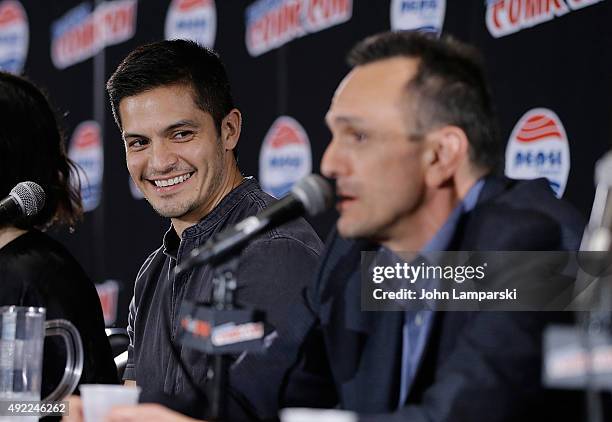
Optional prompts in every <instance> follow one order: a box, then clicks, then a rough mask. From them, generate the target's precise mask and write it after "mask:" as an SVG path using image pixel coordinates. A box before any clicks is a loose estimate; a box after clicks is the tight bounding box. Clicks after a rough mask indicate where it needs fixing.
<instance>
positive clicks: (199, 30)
mask: <svg viewBox="0 0 612 422" xmlns="http://www.w3.org/2000/svg"><path fill="white" fill-rule="evenodd" d="M216 34H217V10H216V8H215V2H214V1H213V0H173V1H172V2H171V3H170V6H169V7H168V12H167V14H166V24H165V37H166V39H167V40H171V39H188V40H192V41H195V42H197V43H199V44H200V45H203V46H206V47H210V48H212V47H213V46H214V44H215V37H216Z"/></svg>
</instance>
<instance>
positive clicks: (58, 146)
mask: <svg viewBox="0 0 612 422" xmlns="http://www.w3.org/2000/svg"><path fill="white" fill-rule="evenodd" d="M0 116H2V124H1V125H0V197H2V198H4V197H6V196H7V195H8V194H9V193H10V191H11V189H12V188H13V187H14V186H15V185H16V184H17V183H19V182H23V181H28V180H29V181H32V182H36V183H38V184H39V185H40V186H41V187H42V188H43V190H44V191H45V193H46V201H45V206H44V208H43V209H42V211H41V212H40V213H38V215H36V216H34V217H32V218H28V219H25V218H24V219H21V220H19V221H15V222H13V223H12V225H14V226H16V227H19V228H22V229H29V228H33V227H36V228H41V229H45V228H48V227H50V226H52V225H54V224H56V223H58V224H67V225H69V226H71V227H72V226H73V225H74V224H75V223H76V222H77V221H78V220H79V219H80V218H81V217H82V214H83V209H82V206H81V195H80V183H79V180H78V173H77V171H76V170H77V168H76V166H75V164H74V163H73V162H72V160H70V159H69V158H68V156H67V155H66V149H65V145H64V138H63V136H62V133H61V131H60V129H59V126H58V121H57V119H56V116H55V113H54V112H53V110H52V109H51V106H50V105H49V102H48V100H47V98H46V97H45V95H44V94H43V93H42V92H41V91H40V90H38V88H36V86H34V85H33V84H32V83H31V82H29V81H28V80H26V79H24V78H22V77H19V76H15V75H11V74H9V73H4V72H0Z"/></svg>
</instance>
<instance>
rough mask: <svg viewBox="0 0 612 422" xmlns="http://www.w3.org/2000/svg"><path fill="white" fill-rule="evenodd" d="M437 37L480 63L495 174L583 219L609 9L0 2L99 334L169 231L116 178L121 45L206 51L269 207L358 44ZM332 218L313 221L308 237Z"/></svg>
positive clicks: (598, 134) (607, 59) (605, 86)
mask: <svg viewBox="0 0 612 422" xmlns="http://www.w3.org/2000/svg"><path fill="white" fill-rule="evenodd" d="M388 29H397V30H400V29H408V30H413V29H418V30H424V31H431V32H436V33H442V34H451V35H453V36H455V37H457V38H459V39H461V40H464V41H467V42H470V43H472V44H474V45H476V46H477V47H479V48H480V50H481V51H482V53H483V54H484V56H485V59H486V65H487V73H488V76H489V78H490V81H491V85H492V91H493V94H494V97H495V104H496V107H497V110H498V113H499V117H500V123H501V127H502V134H503V137H504V139H506V140H507V147H506V164H505V172H506V174H507V175H509V176H511V177H515V178H534V177H546V178H548V180H549V181H550V183H551V186H552V187H553V189H554V190H555V192H556V194H557V195H558V196H559V197H564V198H566V199H567V200H568V201H570V202H572V203H573V204H575V205H576V206H577V207H578V208H579V209H580V210H582V211H583V212H584V214H585V217H586V216H588V214H589V212H590V207H591V202H592V199H593V194H594V182H593V168H594V163H595V162H596V160H597V159H598V158H599V157H601V156H602V155H603V153H604V152H606V151H607V150H608V149H610V145H611V142H610V141H611V140H612V133H611V132H612V130H611V129H612V124H611V121H612V119H611V118H612V107H611V106H612V3H611V1H610V0H446V1H445V0H391V1H389V0H256V1H242V0H216V1H214V0H172V1H169V0H146V1H145V0H140V1H138V0H114V1H100V0H99V1H77V0H71V1H69V0H54V1H48V0H4V1H0V68H2V69H4V70H7V71H10V72H14V73H18V74H25V75H26V76H28V77H29V78H30V79H32V80H33V81H35V82H36V83H37V84H38V85H39V86H41V87H42V88H44V89H45V90H46V91H47V92H48V94H49V95H50V97H51V99H52V102H53V103H54V106H55V108H56V109H57V110H58V113H59V114H60V115H61V116H62V118H63V128H64V131H65V134H66V141H67V148H68V150H69V153H70V156H71V157H72V158H73V159H74V160H75V161H76V162H77V163H78V164H79V165H80V167H81V169H82V171H81V177H82V180H83V182H82V183H83V187H82V195H83V200H84V205H85V210H86V211H87V212H86V215H85V219H84V221H83V223H82V224H81V225H80V226H79V227H78V229H77V231H76V232H75V233H72V234H68V233H64V232H60V233H57V234H56V236H57V237H58V238H59V239H60V240H61V241H63V242H64V243H65V244H66V245H67V246H68V247H69V248H70V250H71V251H72V252H73V253H74V255H75V256H76V257H77V259H78V260H79V261H80V262H81V263H82V265H83V266H84V268H85V269H86V271H87V272H88V273H89V274H90V276H91V278H92V279H93V280H94V281H95V282H96V283H97V287H98V292H99V294H100V298H101V301H102V303H103V307H104V311H105V318H106V322H107V324H108V325H113V324H115V325H119V326H123V325H125V321H126V315H127V305H128V303H129V299H130V297H131V294H132V289H133V280H134V278H135V275H136V273H137V271H138V269H139V267H140V264H141V263H142V262H143V261H144V259H145V258H146V256H148V254H149V253H150V252H151V251H152V250H154V249H156V248H157V247H159V245H160V244H161V238H162V235H163V233H164V231H165V230H167V228H168V225H169V222H168V221H167V220H165V219H162V218H160V217H158V216H156V215H155V213H154V211H153V210H152V209H151V208H150V207H149V206H148V204H147V203H146V201H145V200H143V199H142V195H141V194H140V192H139V191H138V189H137V188H136V187H135V186H134V185H133V184H132V183H131V181H130V179H129V176H128V172H127V170H126V168H125V157H124V149H123V142H122V140H121V137H120V133H119V131H118V129H117V127H116V126H115V123H114V121H113V119H112V115H111V112H110V107H109V105H108V103H107V98H106V96H105V94H104V82H105V81H106V79H107V78H108V77H109V76H110V74H111V73H112V72H113V70H114V69H115V67H116V66H117V65H118V64H119V62H120V61H121V60H122V58H123V57H125V56H126V55H127V54H128V53H129V52H130V51H131V50H132V49H133V48H134V47H136V46H138V45H141V44H144V43H147V42H151V41H156V40H161V39H172V38H189V39H193V40H196V41H198V42H199V43H201V44H203V45H206V46H209V47H212V48H214V49H216V50H217V51H219V52H220V54H221V56H222V58H223V60H224V62H225V64H226V66H227V69H228V73H229V76H230V81H231V83H232V87H233V94H234V97H235V100H236V103H237V105H238V106H239V108H240V109H241V111H242V112H243V116H244V127H243V135H242V137H241V140H240V144H239V165H240V167H241V168H242V170H243V173H244V174H245V175H254V176H257V177H258V178H259V180H260V182H261V184H262V186H263V188H264V189H265V190H266V191H268V192H269V193H271V194H273V195H275V196H281V195H283V194H284V193H286V192H287V191H288V190H289V189H290V188H291V185H292V184H293V183H294V182H295V181H296V180H298V179H299V178H301V177H302V176H304V175H306V174H308V173H310V172H318V171H319V161H320V159H321V156H322V154H323V151H324V149H325V147H326V145H327V142H328V140H329V132H328V130H327V129H326V127H325V125H324V122H323V117H324V115H325V113H326V111H327V108H328V106H329V102H330V99H331V96H332V95H333V92H334V90H335V88H336V86H337V84H338V83H339V81H340V80H341V79H342V77H343V76H344V75H345V73H346V72H347V70H348V68H347V66H346V64H345V61H344V58H345V54H346V52H347V51H348V50H349V49H350V47H351V46H352V45H353V44H354V43H355V42H356V41H358V40H360V39H362V38H363V37H365V36H367V35H370V34H373V33H376V32H380V31H384V30H388ZM333 221H334V215H333V213H332V212H330V213H329V214H328V215H326V216H323V217H321V218H318V219H317V220H315V221H313V224H314V225H315V227H316V228H317V230H318V231H319V233H320V235H321V236H322V237H324V236H325V235H326V233H327V232H328V230H329V229H330V227H331V226H332V224H333Z"/></svg>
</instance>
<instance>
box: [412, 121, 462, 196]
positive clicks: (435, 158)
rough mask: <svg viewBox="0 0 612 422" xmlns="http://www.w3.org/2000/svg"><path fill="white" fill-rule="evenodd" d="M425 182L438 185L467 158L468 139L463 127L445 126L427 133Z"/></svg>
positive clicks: (457, 169) (447, 179) (453, 172)
mask: <svg viewBox="0 0 612 422" xmlns="http://www.w3.org/2000/svg"><path fill="white" fill-rule="evenodd" d="M425 142H426V143H427V146H426V151H425V152H424V154H423V156H424V158H425V183H426V184H427V185H429V186H431V187H439V186H442V185H443V184H445V183H446V182H448V181H449V180H450V179H452V178H453V177H454V176H455V174H456V173H457V172H458V171H459V168H460V167H461V165H462V164H463V163H464V162H465V160H467V159H468V154H469V141H468V139H467V136H466V134H465V132H464V131H463V129H461V128H459V127H457V126H445V127H443V128H440V129H437V130H434V131H432V132H430V133H429V134H427V136H426V139H425Z"/></svg>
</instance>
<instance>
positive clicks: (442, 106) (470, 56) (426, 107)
mask: <svg viewBox="0 0 612 422" xmlns="http://www.w3.org/2000/svg"><path fill="white" fill-rule="evenodd" d="M394 57H410V58H416V59H418V60H419V65H418V70H417V73H416V75H415V76H414V78H412V79H411V80H410V81H408V83H407V86H406V89H407V92H409V93H410V95H411V98H413V100H412V101H411V103H410V104H409V107H410V108H409V112H410V123H411V125H410V127H411V129H412V130H414V133H412V134H411V137H414V138H417V139H418V138H420V137H422V136H424V135H425V134H426V133H427V132H428V131H431V130H433V129H435V128H437V127H441V126H443V125H455V126H457V127H460V128H461V129H462V130H463V131H464V132H465V134H466V136H467V138H468V140H469V142H470V146H471V148H470V158H471V161H472V162H473V163H474V164H475V165H477V166H479V167H482V168H485V169H495V168H496V167H497V166H498V165H499V163H500V158H501V143H500V141H499V135H498V127H497V119H496V117H495V113H494V111H493V106H492V102H491V96H490V93H489V89H488V87H487V84H486V81H485V77H484V70H483V64H482V59H481V57H480V55H479V54H478V52H477V51H476V49H474V48H473V47H470V46H468V45H466V44H463V43H460V42H459V41H456V40H454V39H452V38H450V37H443V38H441V39H437V38H436V37H435V35H432V34H429V33H422V32H417V31H398V32H384V33H380V34H377V35H374V36H371V37H368V38H366V39H365V40H363V41H361V42H359V43H358V44H357V45H356V46H355V47H353V49H352V50H351V51H350V53H349V55H348V57H347V60H348V63H349V65H351V66H359V65H365V64H368V63H372V62H375V61H379V60H384V59H389V58H394Z"/></svg>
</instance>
